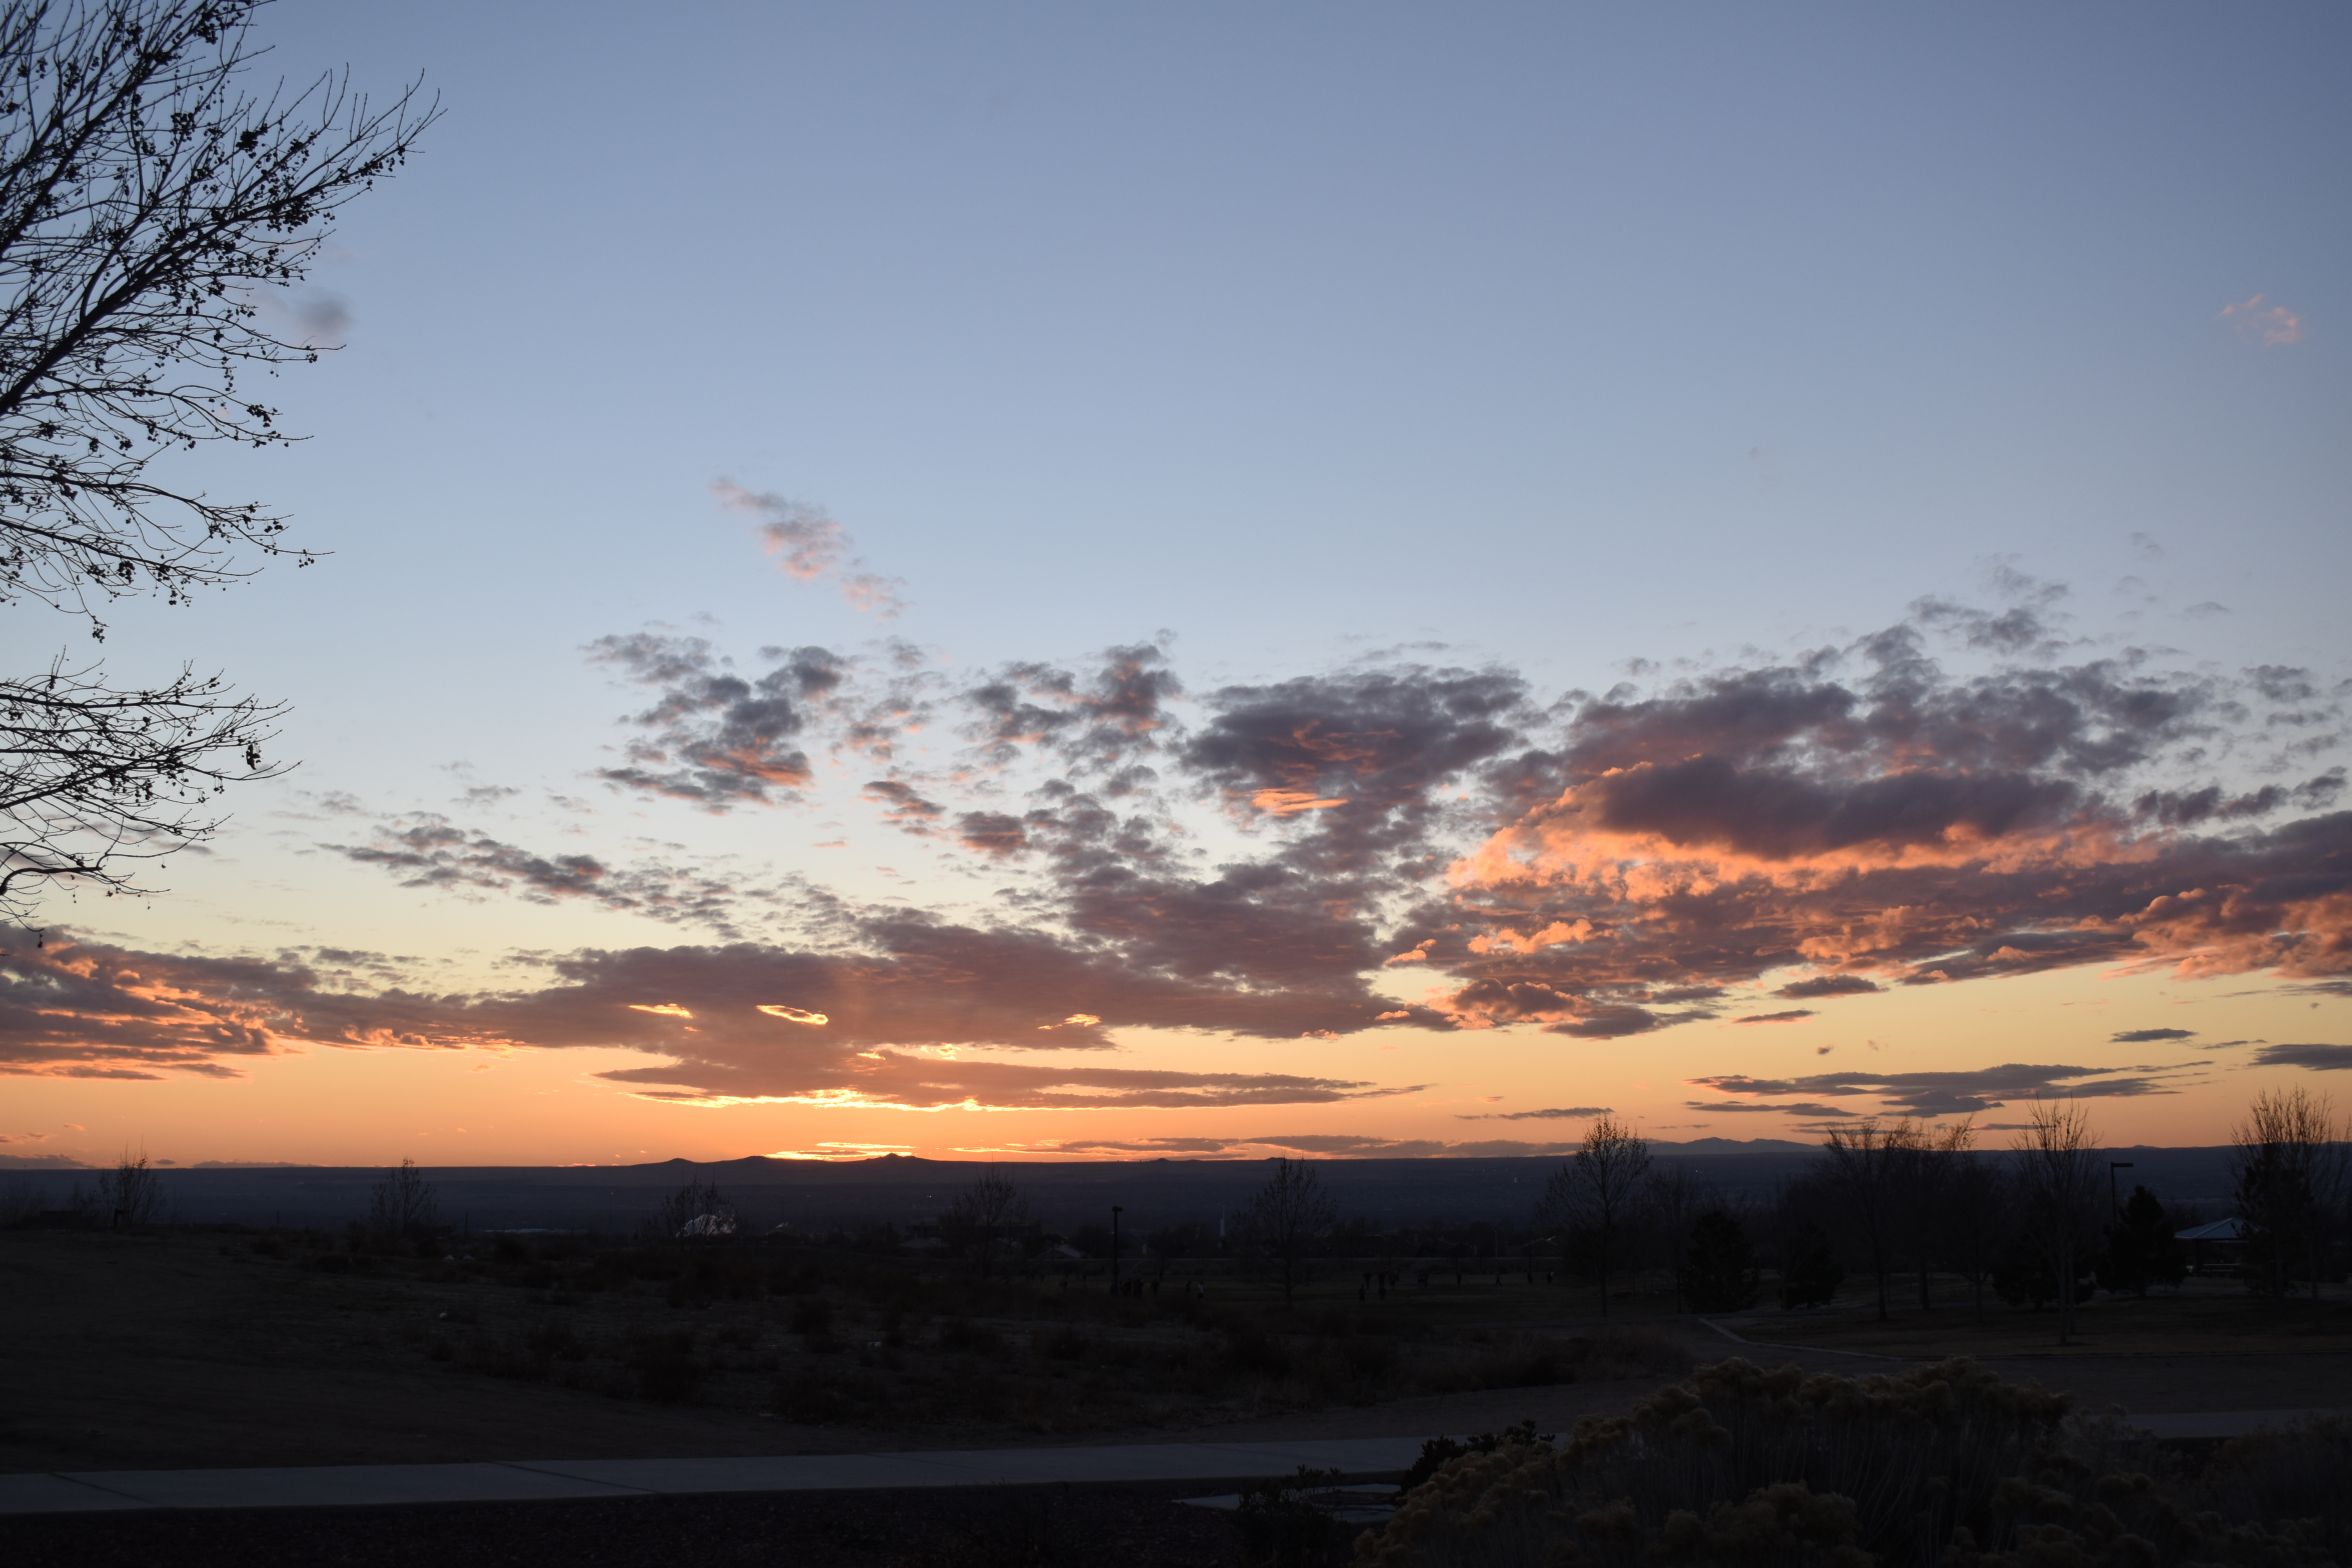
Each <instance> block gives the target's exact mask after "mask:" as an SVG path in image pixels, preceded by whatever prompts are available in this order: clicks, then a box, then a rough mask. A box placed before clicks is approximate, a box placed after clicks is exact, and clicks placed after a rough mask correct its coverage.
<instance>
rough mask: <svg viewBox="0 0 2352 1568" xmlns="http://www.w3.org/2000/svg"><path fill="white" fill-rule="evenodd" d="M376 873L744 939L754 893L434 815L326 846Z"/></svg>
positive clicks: (408, 883) (681, 871)
mask: <svg viewBox="0 0 2352 1568" xmlns="http://www.w3.org/2000/svg"><path fill="white" fill-rule="evenodd" d="M320 847H321V848H323V849H326V850H329V851H331V852H332V853H334V854H338V855H341V856H342V857H343V858H344V859H346V860H351V861H355V862H357V863H358V864H360V865H364V866H374V867H376V868H377V869H379V870H381V871H384V872H386V873H388V874H390V875H391V876H393V877H395V878H397V879H398V880H399V882H400V884H401V885H402V886H404V887H416V888H434V889H439V890H443V891H462V890H469V889H470V890H478V891H482V892H492V893H503V894H507V895H510V896H513V897H517V898H521V899H523V900H525V901H527V902H530V903H538V904H554V903H560V902H563V901H566V900H571V899H578V900H584V901H586V902H590V903H595V904H600V905H602V906H604V907H605V908H607V909H613V910H620V911H623V912H626V913H629V914H639V915H645V916H648V917H650V918H652V919H655V920H661V921H666V922H669V923H672V924H695V925H704V926H708V927H710V928H711V929H712V930H714V931H717V932H718V933H720V934H721V935H725V936H732V935H738V934H740V933H739V930H738V927H737V924H736V917H737V912H738V904H739V900H741V899H742V898H744V897H745V896H746V892H747V890H745V889H743V888H739V887H737V886H736V885H734V884H732V883H729V882H726V881H722V880H720V879H718V878H716V877H712V876H709V875H707V874H705V873H703V872H701V871H697V870H695V869H693V868H691V867H688V866H683V865H676V864H666V865H665V864H647V865H616V864H613V863H611V862H610V861H608V860H607V859H604V858H602V857H599V856H595V855H585V854H579V855H545V854H540V853H536V852H534V851H531V850H526V849H523V848H521V847H519V846H517V845H514V844H509V843H507V842H505V841H503V840H501V839H497V838H493V837H491V836H490V835H489V834H487V833H481V832H476V831H473V830H471V829H466V828H460V827H458V826H457V825H456V824H454V823H452V822H451V821H450V820H449V819H448V818H446V817H443V816H441V815H439V814H438V813H434V812H418V813H414V814H412V815H410V816H406V817H398V818H394V819H393V820H392V821H390V822H387V823H384V824H382V825H380V826H379V827H378V828H377V829H376V832H375V835H374V837H373V838H372V839H370V841H369V842H367V843H365V844H324V845H321V846H320Z"/></svg>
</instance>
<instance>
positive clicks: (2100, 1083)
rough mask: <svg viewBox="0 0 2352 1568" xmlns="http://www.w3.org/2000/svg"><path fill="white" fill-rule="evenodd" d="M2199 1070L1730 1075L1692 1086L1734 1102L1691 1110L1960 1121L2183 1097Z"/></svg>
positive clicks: (2013, 1066)
mask: <svg viewBox="0 0 2352 1568" xmlns="http://www.w3.org/2000/svg"><path fill="white" fill-rule="evenodd" d="M2195 1065H2196V1064H2194V1063H2190V1064H2184V1065H2182V1066H2175V1067H2169V1068H2166V1067H2134V1068H2120V1069H2118V1068H2105V1067H2067V1066H2055V1065H2038V1066H2037V1065H2033V1064H2029V1063H2024V1062H2005V1063H2003V1064H2002V1065H2000V1066H1998V1067H1977V1068H1968V1069H1964V1070H1960V1071H1948V1072H1947V1071H1932V1070H1909V1069H1904V1070H1893V1071H1888V1072H1874V1071H1869V1070H1865V1069H1857V1070H1852V1071H1847V1072H1835V1073H1809V1074H1805V1075H1802V1076H1799V1077H1795V1078H1753V1077H1749V1076H1748V1075H1746V1074H1744V1073H1724V1074H1718V1075H1716V1076H1712V1077H1705V1078H1693V1079H1691V1080H1689V1081H1690V1083H1691V1084H1692V1085H1693V1086H1694V1087H1696V1088H1701V1089H1712V1090H1714V1091H1715V1092H1716V1093H1718V1094H1722V1095H1728V1096H1732V1097H1733V1098H1732V1099H1729V1100H1725V1101H1697V1100H1694V1101H1692V1102H1690V1103H1691V1105H1692V1108H1693V1109H1700V1110H1708V1111H1722V1110H1733V1109H1736V1108H1737V1106H1738V1105H1739V1104H1740V1103H1741V1102H1742V1101H1754V1100H1758V1099H1776V1098H1779V1097H1781V1096H1786V1095H1792V1094H1801V1095H1814V1096H1820V1097H1825V1098H1828V1099H1843V1098H1854V1097H1860V1096H1869V1097H1872V1098H1875V1099H1878V1100H1880V1101H1882V1102H1883V1103H1884V1104H1885V1105H1886V1106H1887V1107H1888V1108H1889V1109H1892V1110H1895V1111H1899V1112H1901V1113H1903V1114H1904V1115H1909V1116H1956V1115H1968V1114H1971V1113H1974V1112H1978V1111H1988V1110H1992V1109H1995V1108H1996V1107H1999V1106H2001V1105H2005V1104H2007V1103H2009V1102H2011V1101H2013V1100H2032V1099H2036V1098H2043V1097H2048V1098H2055V1097H2057V1096H2059V1095H2065V1096H2068V1097H2070V1098H2077V1099H2116V1098H2134V1097H2138V1096H2141V1095H2151V1094H2177V1093H2179V1092H2180V1086H2181V1085H2182V1084H2183V1083H2184V1082H2187V1081H2190V1077H2189V1073H2188V1071H2187V1069H2188V1068H2191V1067H2194V1066H2195ZM1811 1114H1822V1113H1821V1112H1813V1113H1811Z"/></svg>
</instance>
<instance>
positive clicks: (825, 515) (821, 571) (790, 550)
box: [711, 479, 906, 620]
mask: <svg viewBox="0 0 2352 1568" xmlns="http://www.w3.org/2000/svg"><path fill="white" fill-rule="evenodd" d="M711 494H713V495H715V496H717V497H718V499H719V504H720V505H721V506H724V507H726V508H728V509H729V510H731V511H737V512H749V513H751V514H752V515H753V516H754V517H757V518H758V519H759V520H760V521H759V527H758V534H759V539H760V543H761V544H762V545H764V546H765V547H766V548H767V551H768V553H769V554H770V555H772V556H774V557H775V558H776V564H777V566H778V567H779V568H780V569H782V571H783V572H784V573H785V575H787V576H789V577H794V578H797V579H799V580H800V581H801V582H818V581H821V580H823V579H825V578H828V577H829V578H832V579H833V580H834V581H836V582H837V583H838V584H839V585H840V588H841V596H842V598H844V599H846V600H847V601H848V602H849V605H850V607H851V608H852V609H856V610H862V611H864V612H865V613H866V614H869V615H874V616H878V617H880V618H882V619H884V620H888V619H889V618H891V617H892V616H895V615H897V614H898V613H899V612H900V611H901V610H903V609H905V608H906V600H905V598H904V597H903V596H902V589H903V587H904V585H903V584H901V583H899V582H898V581H897V580H896V579H894V578H889V577H884V576H882V575H880V574H879V573H877V572H875V571H873V570H872V569H870V568H869V567H868V566H867V565H866V563H865V561H864V560H863V559H862V558H860V557H859V556H857V555H856V554H855V553H854V547H853V546H852V544H851V542H850V537H849V531H848V530H847V529H845V528H843V527H842V526H841V525H840V524H839V523H837V522H835V521H834V520H833V516H832V514H831V513H829V512H827V511H826V510H825V509H824V508H823V507H818V506H810V505H808V504H807V503H805V502H801V501H794V500H791V499H789V498H787V497H784V496H780V495H773V494H765V493H758V492H754V491H750V490H746V489H744V488H743V487H742V486H741V485H738V484H735V483H733V482H732V481H729V480H725V479H721V480H719V481H718V482H716V483H715V484H713V485H712V486H711Z"/></svg>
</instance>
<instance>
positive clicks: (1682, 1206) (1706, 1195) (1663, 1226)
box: [1641, 1160, 1721, 1312]
mask: <svg viewBox="0 0 2352 1568" xmlns="http://www.w3.org/2000/svg"><path fill="white" fill-rule="evenodd" d="M1641 1206H1642V1208H1643V1209H1644V1210H1645V1211H1646V1212H1645V1214H1644V1215H1643V1219H1644V1222H1645V1228H1646V1229H1647V1230H1649V1231H1650V1233H1651V1234H1652V1235H1654V1236H1655V1237H1656V1238H1657V1240H1658V1245H1659V1251H1660V1254H1661V1256H1660V1258H1659V1261H1660V1262H1661V1263H1663V1264H1664V1265H1665V1268H1666V1277H1667V1278H1668V1279H1670V1280H1672V1281H1673V1282H1674V1296H1675V1303H1674V1309H1675V1310H1676V1311H1677V1312H1679V1311H1681V1310H1683V1308H1684V1307H1686V1306H1689V1305H1691V1303H1689V1302H1688V1301H1687V1300H1686V1299H1685V1295H1686V1293H1685V1292H1684V1290H1683V1288H1682V1286H1683V1265H1684V1263H1685V1262H1686V1261H1687V1260H1688V1258H1689V1248H1690V1241H1691V1226H1692V1225H1693V1223H1695V1222H1696V1221H1697V1219H1698V1217H1699V1216H1700V1215H1701V1214H1703V1213H1705V1212H1706V1211H1707V1210H1709V1209H1711V1208H1717V1207H1720V1206H1721V1205H1720V1203H1719V1202H1718V1200H1717V1199H1716V1197H1715V1194H1714V1193H1713V1192H1712V1191H1710V1190H1709V1188H1708V1186H1707V1184H1706V1183H1705V1182H1703V1181H1701V1180H1699V1179H1698V1177H1696V1176H1695V1175H1693V1174H1692V1173H1691V1169H1690V1167H1689V1166H1688V1165H1686V1164H1684V1163H1683V1162H1682V1161H1680V1160H1666V1161H1662V1162H1660V1163H1658V1164H1656V1165H1654V1166H1652V1167H1651V1169H1650V1179H1649V1182H1648V1185H1647V1186H1646V1187H1645V1188H1644V1190H1643V1192H1642V1195H1641ZM1698 1310H1700V1311H1706V1310H1707V1309H1706V1308H1704V1307H1701V1308H1699V1309H1698Z"/></svg>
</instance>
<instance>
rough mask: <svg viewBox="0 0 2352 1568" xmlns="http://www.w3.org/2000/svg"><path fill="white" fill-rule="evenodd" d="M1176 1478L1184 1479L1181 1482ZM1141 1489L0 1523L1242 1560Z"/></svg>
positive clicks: (323, 1542) (148, 1553)
mask: <svg viewBox="0 0 2352 1568" xmlns="http://www.w3.org/2000/svg"><path fill="white" fill-rule="evenodd" d="M1180 1490H1182V1491H1184V1492H1186V1493H1191V1492H1197V1490H1198V1488H1197V1487H1195V1488H1184V1489H1180ZM1176 1495H1177V1491H1175V1490H1170V1489H1159V1490H1154V1489H1150V1488H1137V1487H1118V1488H1085V1487H1050V1488H1048V1487H1008V1488H1000V1489H992V1490H986V1491H982V1490H958V1491H908V1492H887V1491H866V1492H802V1493H793V1494H786V1495H771V1496H726V1497H693V1498H658V1497H657V1498H627V1499H619V1500H609V1501H608V1500H598V1501H594V1502H559V1503H467V1504H456V1505H448V1506H441V1507H415V1508H349V1509H345V1508H337V1509H271V1510H253V1511H224V1512H221V1513H193V1514H153V1515H145V1516H141V1517H137V1518H115V1517H109V1516H106V1515H77V1516H73V1517H70V1518H56V1517H51V1518H24V1519H11V1520H8V1521H7V1522H6V1526H5V1528H6V1535H7V1547H6V1551H5V1556H6V1559H7V1561H8V1562H9V1563H10V1564H12V1565H16V1568H102V1565H110V1564H118V1563H119V1564H126V1565H128V1564H155V1565H158V1568H162V1565H180V1568H271V1565H276V1564H285V1565H289V1568H294V1565H310V1564H318V1565H332V1568H417V1565H420V1564H431V1565H434V1568H508V1565H525V1564H528V1565H539V1564H547V1565H569V1568H639V1565H652V1564H673V1563H675V1564H693V1565H695V1568H737V1565H741V1568H754V1565H757V1568H777V1565H780V1564H791V1565H795V1568H896V1565H902V1564H903V1565H908V1568H913V1565H918V1564H921V1565H937V1568H1014V1565H1036V1568H1048V1565H1059V1564H1071V1565H1077V1564H1088V1565H1097V1564H1116V1565H1119V1568H1222V1565H1226V1564H1239V1563H1241V1562H1242V1561H1243V1557H1242V1555H1241V1551H1240V1540H1239V1537H1238V1536H1237V1534H1236V1532H1235V1530H1234V1527H1233V1525H1232V1523H1231V1522H1230V1520H1229V1519H1228V1518H1227V1517H1226V1516H1224V1515H1220V1514H1217V1513H1212V1512H1209V1511H1206V1510H1203V1509H1199V1508H1188V1507H1185V1506H1184V1505H1182V1504H1180V1503H1178V1502H1175V1501H1174V1500H1173V1498H1174V1497H1175V1496H1176Z"/></svg>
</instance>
